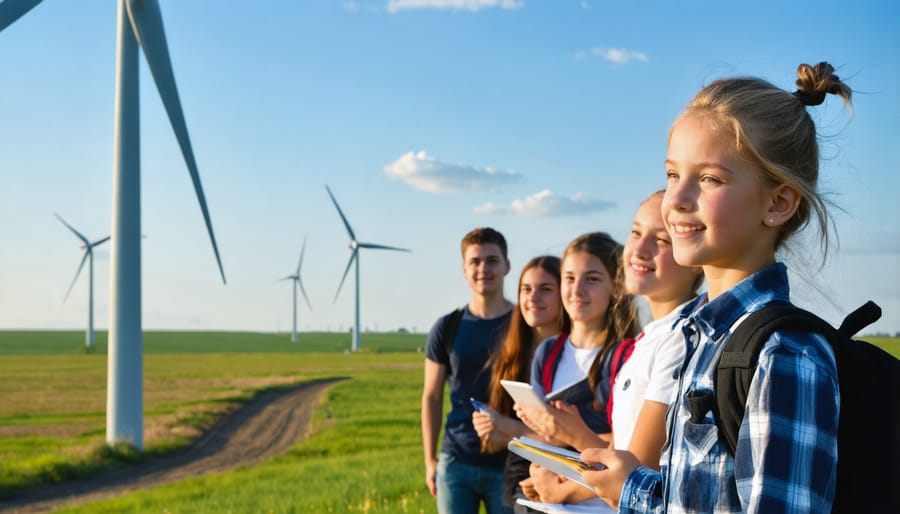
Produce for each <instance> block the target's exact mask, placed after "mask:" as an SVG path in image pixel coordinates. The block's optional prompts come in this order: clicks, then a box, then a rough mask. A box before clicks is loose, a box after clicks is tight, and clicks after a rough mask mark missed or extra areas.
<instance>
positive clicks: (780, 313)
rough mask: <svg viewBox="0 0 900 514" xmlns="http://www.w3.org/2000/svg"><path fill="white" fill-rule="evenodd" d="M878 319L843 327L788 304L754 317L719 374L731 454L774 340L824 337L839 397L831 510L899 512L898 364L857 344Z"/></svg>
mask: <svg viewBox="0 0 900 514" xmlns="http://www.w3.org/2000/svg"><path fill="white" fill-rule="evenodd" d="M880 317H881V308H880V307H878V305H876V304H875V303H873V302H868V303H866V304H865V305H863V306H862V307H860V308H858V309H857V310H855V311H853V312H852V313H851V314H850V315H848V316H847V317H846V318H845V319H844V322H843V323H842V324H841V326H840V328H838V329H835V328H834V327H832V326H831V325H830V324H829V323H828V322H827V321H825V320H823V319H821V318H819V317H818V316H816V315H815V314H812V313H810V312H808V311H805V310H803V309H800V308H798V307H794V306H793V305H791V304H789V303H787V302H775V303H772V304H770V305H767V306H766V307H764V308H763V309H761V310H759V311H757V312H754V313H753V314H751V315H750V316H748V317H747V319H745V320H744V321H743V322H742V323H741V324H740V325H739V326H738V327H737V329H735V331H734V333H733V334H732V335H731V337H730V338H729V339H728V341H727V342H726V343H725V347H724V348H723V350H722V352H721V354H720V357H719V362H718V369H717V371H716V384H715V391H716V403H717V405H716V407H715V409H716V410H715V418H716V424H717V425H718V427H719V433H720V435H721V437H722V438H723V439H724V440H725V441H726V442H727V445H728V449H729V450H730V451H731V454H732V455H734V451H735V447H736V445H737V438H738V430H739V428H740V426H741V420H742V419H743V417H744V408H745V406H746V401H747V390H748V389H749V387H750V381H751V380H752V379H753V375H754V372H755V370H756V364H757V359H758V358H759V352H760V350H761V349H762V347H763V345H764V344H765V342H766V341H767V340H768V339H769V336H770V335H771V334H772V333H773V332H776V331H791V330H793V331H803V332H813V333H816V334H821V335H822V336H824V337H825V338H826V339H827V340H828V342H829V343H830V344H831V346H832V348H833V349H834V355H835V360H836V362H837V373H838V382H839V387H840V394H841V401H840V417H839V420H838V466H837V484H836V491H835V497H834V505H833V507H832V512H834V513H845V512H846V513H850V512H852V513H857V512H900V360H897V359H896V358H895V357H893V356H892V355H890V354H889V353H887V352H885V351H884V350H882V349H880V348H878V347H877V346H875V345H872V344H870V343H867V342H865V341H859V340H854V339H852V336H853V335H854V334H856V333H857V332H859V330H861V329H862V328H864V327H866V326H868V325H870V324H871V323H873V322H875V321H876V320H878V318H880Z"/></svg>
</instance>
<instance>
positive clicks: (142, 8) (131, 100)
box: [0, 0, 225, 449]
mask: <svg viewBox="0 0 900 514" xmlns="http://www.w3.org/2000/svg"><path fill="white" fill-rule="evenodd" d="M40 2H41V0H4V1H3V2H0V30H3V29H5V28H6V27H8V26H9V25H11V24H12V23H14V22H15V21H16V20H17V19H18V18H19V17H20V16H22V15H23V14H25V13H26V12H28V11H29V10H31V8H33V7H34V6H36V5H37V4H39V3H40ZM117 4H118V16H117V20H116V32H117V37H116V83H115V123H114V128H113V206H112V230H111V233H112V234H111V238H112V241H111V243H110V244H111V248H110V303H109V356H108V361H107V362H108V364H107V367H108V371H107V388H106V441H107V442H108V443H110V444H113V443H117V442H127V443H131V444H133V445H134V446H135V447H137V448H138V449H143V446H144V427H143V416H144V400H143V380H144V379H143V333H142V331H141V182H140V178H141V173H140V171H141V167H140V161H141V159H140V157H141V152H140V123H139V122H140V110H139V107H140V101H139V100H140V98H139V96H138V78H139V77H138V47H140V48H142V49H143V51H144V57H146V59H147V64H148V66H149V67H150V73H151V74H152V75H153V80H154V81H155V82H156V88H157V89H158V90H159V95H160V97H162V102H163V105H164V106H165V109H166V112H167V114H168V117H169V121H170V122H171V124H172V129H173V131H174V132H175V138H176V139H177V140H178V144H179V146H180V147H181V153H182V154H183V155H184V160H185V163H186V164H187V167H188V171H189V172H190V175H191V180H192V181H193V183H194V191H195V192H196V194H197V200H198V201H199V202H200V210H201V211H202V213H203V219H204V221H205V222H206V230H207V231H208V232H209V238H210V241H212V247H213V252H214V253H215V256H216V262H217V263H218V265H219V273H220V274H221V276H222V282H225V270H224V269H223V268H222V260H221V258H220V257H219V248H218V246H217V245H216V237H215V235H214V234H213V229H212V222H211V221H210V218H209V212H208V210H207V208H206V199H205V197H204V195H203V187H202V186H201V184H200V175H199V173H198V171H197V163H196V161H195V160H194V151H193V149H192V148H191V140H190V137H189V136H188V130H187V124H186V123H185V120H184V113H183V112H182V110H181V101H180V100H179V98H178V89H177V88H176V86H175V76H174V73H173V72H172V63H171V61H170V60H169V49H168V46H167V45H166V35H165V31H164V30H163V22H162V14H161V13H160V10H159V4H158V3H157V0H117Z"/></svg>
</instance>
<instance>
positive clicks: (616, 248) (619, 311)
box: [563, 232, 641, 390]
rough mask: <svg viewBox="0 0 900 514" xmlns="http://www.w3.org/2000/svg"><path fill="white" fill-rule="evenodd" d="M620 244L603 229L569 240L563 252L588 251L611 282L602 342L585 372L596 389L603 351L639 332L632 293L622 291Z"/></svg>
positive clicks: (621, 248) (564, 255)
mask: <svg viewBox="0 0 900 514" xmlns="http://www.w3.org/2000/svg"><path fill="white" fill-rule="evenodd" d="M623 248H624V247H623V246H622V245H621V244H619V243H618V242H617V241H616V240H615V239H613V238H612V237H611V236H610V235H609V234H607V233H606V232H589V233H587V234H582V235H580V236H578V237H577V238H575V240H574V241H572V242H571V243H569V246H568V247H567V248H566V251H565V252H564V253H563V259H565V258H566V256H568V255H569V254H571V253H574V252H587V253H589V254H591V255H593V256H594V257H597V258H598V259H600V261H601V262H603V266H604V267H605V268H606V272H607V273H608V274H609V276H610V278H611V279H612V281H613V289H612V294H611V295H610V299H609V306H608V307H607V308H606V314H605V315H604V316H603V326H602V327H601V328H602V330H603V334H604V336H603V341H600V351H599V352H597V357H596V358H595V359H594V362H593V364H591V370H590V372H589V373H588V377H589V383H590V385H591V389H592V390H594V389H596V388H597V383H598V382H599V381H600V372H601V369H600V368H601V365H600V364H601V362H602V361H603V357H604V353H606V351H607V350H608V349H609V348H611V347H612V346H613V345H614V344H616V343H618V342H619V341H622V340H624V339H628V338H630V337H635V336H636V335H638V333H639V332H640V331H641V327H640V325H639V324H638V319H637V309H635V306H634V296H633V295H631V294H628V292H627V291H626V290H625V281H624V276H623V274H622V273H620V272H619V270H620V269H621V267H622V250H623Z"/></svg>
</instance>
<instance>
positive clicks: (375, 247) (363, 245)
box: [359, 243, 412, 252]
mask: <svg viewBox="0 0 900 514" xmlns="http://www.w3.org/2000/svg"><path fill="white" fill-rule="evenodd" d="M359 247H360V248H371V249H373V250H396V251H398V252H412V250H408V249H406V248H397V247H396V246H384V245H377V244H374V243H359Z"/></svg>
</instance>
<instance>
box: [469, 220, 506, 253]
mask: <svg viewBox="0 0 900 514" xmlns="http://www.w3.org/2000/svg"><path fill="white" fill-rule="evenodd" d="M484 244H495V245H497V246H498V247H500V253H502V254H503V258H504V259H506V260H509V256H508V255H507V254H506V238H505V237H503V234H501V233H500V232H497V231H496V230H494V229H492V228H491V227H479V228H476V229H473V230H470V231H469V233H468V234H466V235H465V237H463V238H462V245H461V249H462V253H463V256H465V254H466V248H468V247H470V246H472V245H484Z"/></svg>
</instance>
